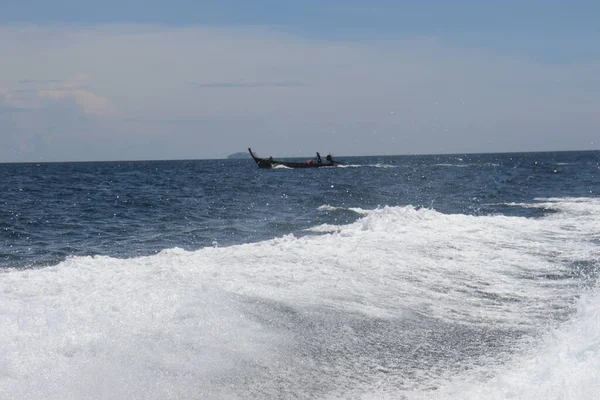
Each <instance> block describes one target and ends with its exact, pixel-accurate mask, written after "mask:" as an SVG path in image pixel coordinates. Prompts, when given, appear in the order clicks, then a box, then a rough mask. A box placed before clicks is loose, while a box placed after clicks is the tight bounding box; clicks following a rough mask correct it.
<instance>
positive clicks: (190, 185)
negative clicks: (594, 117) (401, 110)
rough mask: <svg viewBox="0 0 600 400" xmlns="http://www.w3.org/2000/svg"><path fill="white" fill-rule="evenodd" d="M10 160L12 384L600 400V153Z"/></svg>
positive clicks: (6, 391)
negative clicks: (311, 161) (318, 159)
mask: <svg viewBox="0 0 600 400" xmlns="http://www.w3.org/2000/svg"><path fill="white" fill-rule="evenodd" d="M338 159H339V160H341V161H344V162H345V165H344V166H342V167H338V168H319V169H303V170H293V169H286V168H281V169H273V170H261V169H258V168H257V167H256V165H255V164H254V162H253V161H252V160H247V159H238V160H188V161H143V162H142V161H140V162H88V163H39V164H36V163H31V164H0V206H1V207H0V398H1V399H61V400H64V399H326V400H330V399H528V400H531V399H544V400H547V399H595V398H598V397H599V396H600V296H599V287H598V276H599V272H600V196H599V195H600V179H599V178H600V152H597V151H587V152H556V153H511V154H465V155H441V156H435V155H431V156H385V157H338Z"/></svg>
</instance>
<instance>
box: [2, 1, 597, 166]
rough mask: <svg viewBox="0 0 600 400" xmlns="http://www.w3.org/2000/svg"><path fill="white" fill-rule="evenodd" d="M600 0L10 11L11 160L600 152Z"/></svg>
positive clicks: (187, 4) (5, 84)
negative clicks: (248, 151)
mask: <svg viewBox="0 0 600 400" xmlns="http://www.w3.org/2000/svg"><path fill="white" fill-rule="evenodd" d="M598 21H600V2H598V1H583V0H581V1H579V0H571V1H567V0H564V1H557V0H546V1H542V0H521V1H514V0H503V1H500V0H497V1H492V0H479V1H475V0H470V1H466V0H454V1H450V0H437V1H434V0H420V1H417V0H413V1H400V0H396V1H391V0H372V1H356V0H346V1H341V0H331V1H326V0H321V1H316V0H304V1H291V0H279V1H275V0H272V1H260V0H257V1H247V0H221V1H202V0H195V1H192V0H189V1H188V0H170V1H157V0H118V1H117V0H104V1H102V2H98V1H93V2H92V1H84V0H54V1H46V0H0V162H54V161H111V160H168V159H215V158H226V157H227V156H228V155H229V154H232V153H235V152H240V151H246V149H247V148H248V147H252V148H253V150H255V151H256V152H257V153H258V154H259V155H262V156H274V157H291V156H299V157H302V156H313V155H314V153H315V152H316V151H320V152H321V153H329V152H331V153H333V154H334V155H336V156H358V155H396V154H449V153H456V154H464V153H479V152H484V153H489V152H520V151H562V150H598V149H600V24H599V23H598Z"/></svg>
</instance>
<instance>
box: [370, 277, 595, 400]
mask: <svg viewBox="0 0 600 400" xmlns="http://www.w3.org/2000/svg"><path fill="white" fill-rule="evenodd" d="M596 290H597V287H596ZM490 372H491V371H490V366H486V367H485V368H479V370H478V371H469V373H468V374H465V375H461V376H458V377H455V378H454V379H452V380H451V381H450V382H448V383H446V384H444V385H443V386H442V387H441V388H439V389H437V390H435V391H429V392H409V393H406V392H405V393H402V394H400V393H394V395H393V396H391V397H388V396H387V395H385V394H383V395H380V394H376V395H374V394H367V395H364V396H361V397H362V398H364V399H370V398H380V399H387V398H390V399H391V398H397V397H396V396H402V398H406V399H407V400H408V399H410V400H445V399H458V398H460V399H465V400H471V399H472V400H478V399H490V400H508V399H523V400H525V399H527V400H559V399H573V400H577V399H581V400H586V399H595V398H597V397H598V393H600V297H599V296H598V294H597V291H594V292H593V293H591V294H589V295H584V296H582V298H581V299H580V301H579V302H578V311H577V313H576V315H575V317H574V318H573V319H572V320H570V321H568V322H566V323H565V324H563V325H561V326H560V327H559V328H558V329H556V330H553V331H552V332H550V333H548V334H547V335H546V336H545V337H544V339H543V340H542V342H541V344H538V345H537V346H536V347H533V348H528V349H524V350H523V353H520V354H519V355H518V357H515V358H514V359H513V360H512V361H511V362H509V363H507V364H506V365H500V366H497V367H496V369H495V370H493V372H494V375H493V376H492V377H491V378H489V377H488V378H485V376H486V375H488V376H489V375H490Z"/></svg>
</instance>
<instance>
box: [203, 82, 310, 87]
mask: <svg viewBox="0 0 600 400" xmlns="http://www.w3.org/2000/svg"><path fill="white" fill-rule="evenodd" d="M192 86H194V87H197V88H223V89H229V88H294V87H306V86H309V85H307V84H305V83H302V82H213V83H195V82H192Z"/></svg>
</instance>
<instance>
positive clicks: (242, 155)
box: [227, 151, 252, 159]
mask: <svg viewBox="0 0 600 400" xmlns="http://www.w3.org/2000/svg"><path fill="white" fill-rule="evenodd" d="M227 158H228V159H232V158H252V157H250V153H246V152H245V151H240V152H239V153H233V154H230V155H228V156H227Z"/></svg>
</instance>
